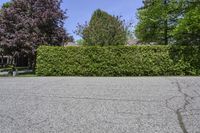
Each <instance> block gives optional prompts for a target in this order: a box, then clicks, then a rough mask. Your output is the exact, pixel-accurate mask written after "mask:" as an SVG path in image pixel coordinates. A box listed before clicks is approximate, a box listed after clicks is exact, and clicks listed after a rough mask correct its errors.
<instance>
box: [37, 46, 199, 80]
mask: <svg viewBox="0 0 200 133" xmlns="http://www.w3.org/2000/svg"><path fill="white" fill-rule="evenodd" d="M37 55H38V56H37V66H36V74H37V75H39V76H168V75H174V76H175V75H200V49H199V48H198V47H183V46H175V47H173V46H133V47H127V46H109V47H97V46H90V47H66V48H65V47H48V46H42V47H40V48H39V49H38V53H37Z"/></svg>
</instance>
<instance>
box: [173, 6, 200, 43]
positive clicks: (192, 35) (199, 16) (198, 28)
mask: <svg viewBox="0 0 200 133" xmlns="http://www.w3.org/2000/svg"><path fill="white" fill-rule="evenodd" d="M174 37H175V39H176V40H177V43H178V44H183V45H188V44H191V45H200V6H199V5H198V6H196V7H195V8H191V9H190V10H189V11H188V12H187V13H186V14H185V16H184V17H183V18H182V19H180V20H179V23H178V25H177V27H176V28H175V29H174Z"/></svg>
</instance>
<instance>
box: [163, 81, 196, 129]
mask: <svg viewBox="0 0 200 133" xmlns="http://www.w3.org/2000/svg"><path fill="white" fill-rule="evenodd" d="M175 84H176V86H177V88H178V92H179V93H180V94H181V95H182V96H173V97H170V98H169V99H166V100H165V104H166V107H167V108H168V109H170V110H172V111H173V112H174V113H175V114H176V116H177V120H178V124H179V126H180V128H181V130H182V131H183V133H188V131H187V129H186V125H185V123H184V120H183V115H182V114H181V113H182V112H184V111H186V107H187V106H188V105H189V104H191V101H192V100H194V98H195V97H192V96H190V95H188V94H187V93H185V92H183V89H182V88H181V85H180V83H179V82H178V81H176V82H175ZM195 93H196V94H199V93H198V92H197V91H195ZM179 97H183V98H184V104H183V106H181V107H179V108H178V109H174V108H172V107H170V105H169V101H171V100H173V99H175V98H179Z"/></svg>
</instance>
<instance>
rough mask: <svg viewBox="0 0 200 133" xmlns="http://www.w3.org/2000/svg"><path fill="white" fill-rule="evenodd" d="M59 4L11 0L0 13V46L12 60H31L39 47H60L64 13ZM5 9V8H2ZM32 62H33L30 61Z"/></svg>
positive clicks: (56, 1) (48, 0) (57, 1)
mask: <svg viewBox="0 0 200 133" xmlns="http://www.w3.org/2000/svg"><path fill="white" fill-rule="evenodd" d="M61 2H62V1H60V0H11V1H10V3H9V4H5V6H3V7H2V9H1V12H0V35H1V36H0V46H1V48H3V49H4V51H6V53H7V54H9V55H11V56H13V57H15V56H18V55H26V56H29V57H32V59H34V57H35V53H36V49H37V47H38V46H39V45H42V44H47V45H62V43H63V42H64V41H66V40H67V39H68V34H67V33H66V31H65V29H64V28H63V24H64V20H65V19H66V18H67V16H66V12H65V11H63V10H61V8H60V5H61ZM5 7H6V8H5ZM32 61H33V60H32Z"/></svg>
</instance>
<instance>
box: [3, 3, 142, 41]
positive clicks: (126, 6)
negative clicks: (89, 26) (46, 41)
mask: <svg viewBox="0 0 200 133" xmlns="http://www.w3.org/2000/svg"><path fill="white" fill-rule="evenodd" d="M8 1H9V0H0V5H2V4H3V3H5V2H8ZM141 6H142V0H63V4H62V8H63V9H68V12H67V15H68V16H69V18H68V19H67V20H66V22H65V28H66V29H67V31H68V33H70V34H71V35H73V36H74V38H75V39H79V37H78V36H76V35H75V34H74V33H73V31H74V30H75V29H76V26H77V23H80V24H84V23H85V21H89V20H90V18H91V15H92V13H93V12H94V11H95V10H96V9H98V8H99V9H102V10H104V11H106V12H108V13H110V14H112V15H119V16H123V19H125V20H126V21H127V22H133V23H134V25H135V24H136V23H137V19H136V11H137V9H138V8H139V7H141Z"/></svg>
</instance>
